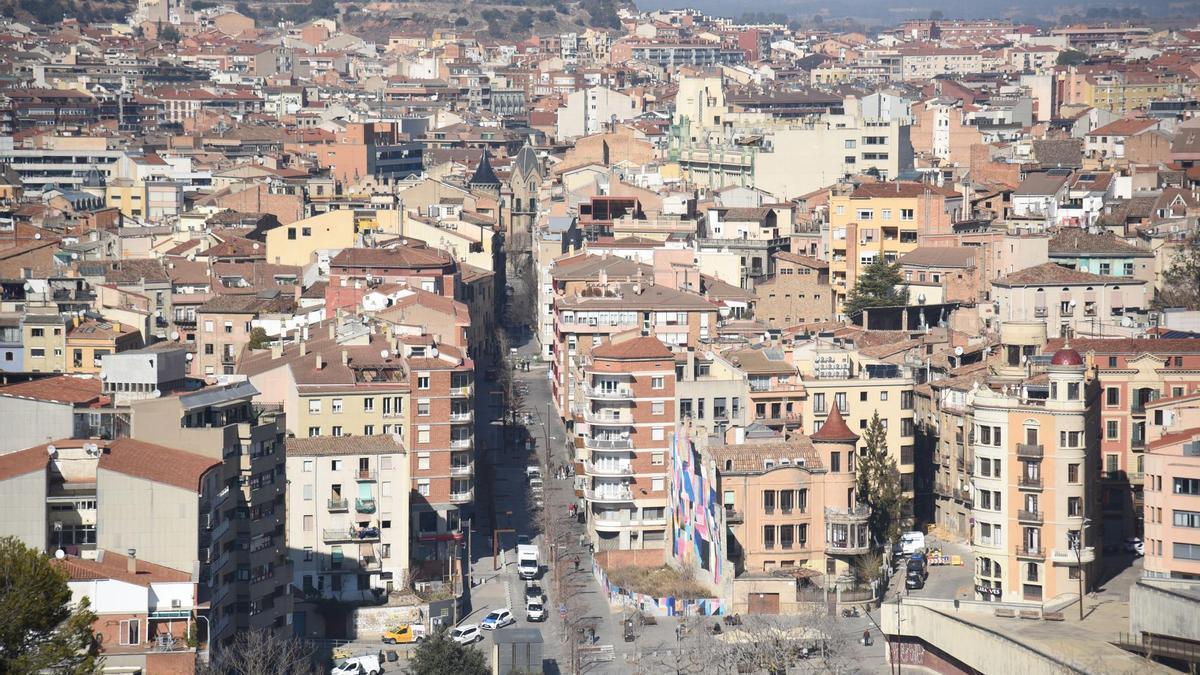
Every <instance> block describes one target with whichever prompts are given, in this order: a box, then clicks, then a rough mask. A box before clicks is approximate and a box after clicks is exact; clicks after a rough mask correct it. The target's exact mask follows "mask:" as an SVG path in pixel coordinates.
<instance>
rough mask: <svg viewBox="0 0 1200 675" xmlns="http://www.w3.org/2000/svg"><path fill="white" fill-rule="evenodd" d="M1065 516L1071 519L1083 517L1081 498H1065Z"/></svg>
mask: <svg viewBox="0 0 1200 675" xmlns="http://www.w3.org/2000/svg"><path fill="white" fill-rule="evenodd" d="M1067 515H1068V516H1070V517H1072V518H1079V517H1080V516H1082V515H1083V497H1067Z"/></svg>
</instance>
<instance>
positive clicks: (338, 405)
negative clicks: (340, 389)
mask: <svg viewBox="0 0 1200 675" xmlns="http://www.w3.org/2000/svg"><path fill="white" fill-rule="evenodd" d="M331 407H332V408H333V413H334V414H335V415H340V414H341V413H342V399H340V398H335V399H333V404H332V406H331Z"/></svg>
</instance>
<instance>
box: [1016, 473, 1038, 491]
mask: <svg viewBox="0 0 1200 675" xmlns="http://www.w3.org/2000/svg"><path fill="white" fill-rule="evenodd" d="M1017 486H1018V487H1023V488H1031V489H1035V490H1041V489H1042V477H1041V476H1021V477H1019V478H1017Z"/></svg>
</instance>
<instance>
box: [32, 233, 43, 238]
mask: <svg viewBox="0 0 1200 675" xmlns="http://www.w3.org/2000/svg"><path fill="white" fill-rule="evenodd" d="M33 238H34V239H41V238H42V233H41V232H35V233H34V235H33Z"/></svg>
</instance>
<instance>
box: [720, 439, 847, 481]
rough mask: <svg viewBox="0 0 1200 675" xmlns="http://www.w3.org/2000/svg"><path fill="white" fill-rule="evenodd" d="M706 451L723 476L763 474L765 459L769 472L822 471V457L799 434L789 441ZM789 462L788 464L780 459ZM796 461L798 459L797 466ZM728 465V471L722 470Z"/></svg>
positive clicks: (811, 444)
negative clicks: (784, 463) (769, 466)
mask: <svg viewBox="0 0 1200 675" xmlns="http://www.w3.org/2000/svg"><path fill="white" fill-rule="evenodd" d="M709 452H710V454H712V456H713V459H714V460H715V461H716V464H717V471H718V472H722V473H766V472H767V471H768V469H767V468H766V462H767V460H772V461H773V462H774V467H773V468H772V469H770V470H772V471H774V470H776V469H788V468H800V469H807V470H809V471H812V470H814V469H816V470H823V469H824V467H823V466H822V465H821V455H820V453H818V452H817V450H816V448H814V447H813V443H812V439H810V438H809V437H808V436H804V435H802V434H796V435H794V436H792V437H791V438H789V439H788V440H786V441H784V440H776V441H765V442H757V443H756V442H754V441H746V442H745V443H741V444H739V445H719V446H710V447H709ZM782 459H786V460H788V462H789V463H788V464H787V465H783V464H780V460H782ZM796 460H801V461H802V462H803V464H799V463H798V462H797V461H796ZM726 466H729V467H730V468H729V469H726V468H725V467H726Z"/></svg>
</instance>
